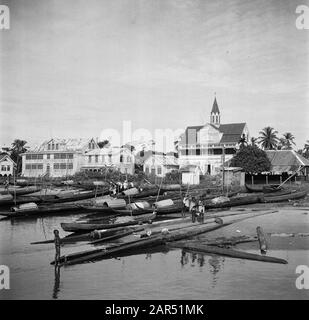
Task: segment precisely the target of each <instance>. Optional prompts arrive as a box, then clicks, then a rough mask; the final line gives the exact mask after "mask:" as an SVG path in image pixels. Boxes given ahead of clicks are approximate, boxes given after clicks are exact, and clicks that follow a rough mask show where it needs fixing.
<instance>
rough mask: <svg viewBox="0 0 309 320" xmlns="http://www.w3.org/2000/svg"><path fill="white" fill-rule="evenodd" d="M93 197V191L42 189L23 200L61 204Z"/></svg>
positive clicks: (94, 193) (25, 196)
mask: <svg viewBox="0 0 309 320" xmlns="http://www.w3.org/2000/svg"><path fill="white" fill-rule="evenodd" d="M95 195H96V192H95V191H94V190H61V189H47V190H46V191H45V190H44V189H42V190H41V191H39V192H35V193H30V194H28V195H24V196H23V197H24V198H23V199H27V198H28V199H30V200H28V202H30V201H31V202H43V203H62V202H71V201H77V200H84V199H90V198H93V197H95ZM17 199H18V198H17ZM17 203H18V202H17Z"/></svg>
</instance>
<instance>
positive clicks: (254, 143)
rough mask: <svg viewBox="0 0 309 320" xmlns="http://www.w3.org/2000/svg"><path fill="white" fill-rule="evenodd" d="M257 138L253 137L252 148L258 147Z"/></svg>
mask: <svg viewBox="0 0 309 320" xmlns="http://www.w3.org/2000/svg"><path fill="white" fill-rule="evenodd" d="M257 140H258V139H257V138H254V137H251V146H256V142H257Z"/></svg>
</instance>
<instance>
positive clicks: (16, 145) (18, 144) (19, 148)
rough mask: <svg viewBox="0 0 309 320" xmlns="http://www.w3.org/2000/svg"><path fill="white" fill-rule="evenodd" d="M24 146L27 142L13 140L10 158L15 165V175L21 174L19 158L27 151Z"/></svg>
mask: <svg viewBox="0 0 309 320" xmlns="http://www.w3.org/2000/svg"><path fill="white" fill-rule="evenodd" d="M26 144H27V141H25V140H20V139H15V140H14V141H13V143H12V148H11V158H12V160H13V161H15V163H16V166H17V173H19V172H21V156H20V154H21V153H24V152H26V151H27V147H26Z"/></svg>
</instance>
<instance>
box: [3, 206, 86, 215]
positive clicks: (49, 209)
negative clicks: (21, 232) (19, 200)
mask: <svg viewBox="0 0 309 320" xmlns="http://www.w3.org/2000/svg"><path fill="white" fill-rule="evenodd" d="M80 210H82V208H81V207H80V206H79V205H77V204H75V203H70V204H61V205H58V204H55V205H37V204H36V203H31V205H30V204H29V203H26V204H21V205H19V206H15V207H12V208H11V211H0V215H1V216H5V217H7V218H21V217H33V216H43V215H44V216H50V215H52V214H58V213H67V212H72V213H73V212H74V213H77V212H80Z"/></svg>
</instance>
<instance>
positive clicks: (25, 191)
mask: <svg viewBox="0 0 309 320" xmlns="http://www.w3.org/2000/svg"><path fill="white" fill-rule="evenodd" d="M39 190H41V187H38V186H28V187H23V188H20V187H17V188H9V189H8V193H10V194H11V195H13V196H21V195H25V194H29V193H33V192H36V191H39Z"/></svg>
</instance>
